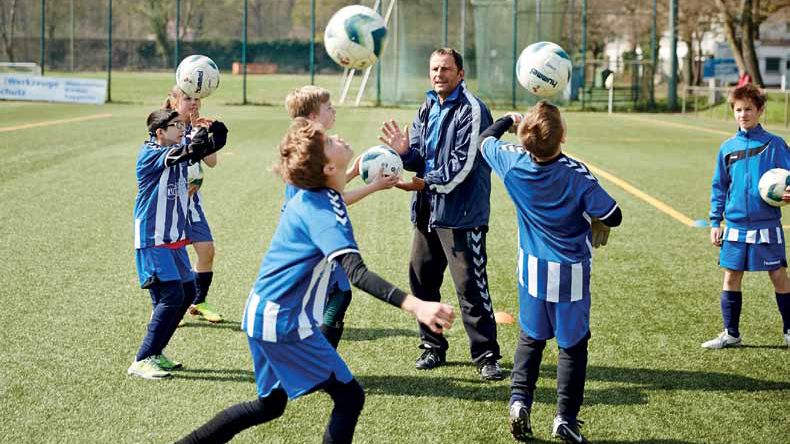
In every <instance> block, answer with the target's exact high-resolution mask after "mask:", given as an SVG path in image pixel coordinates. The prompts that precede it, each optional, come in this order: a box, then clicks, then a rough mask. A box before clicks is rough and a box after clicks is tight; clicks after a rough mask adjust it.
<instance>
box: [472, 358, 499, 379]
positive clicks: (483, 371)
mask: <svg viewBox="0 0 790 444" xmlns="http://www.w3.org/2000/svg"><path fill="white" fill-rule="evenodd" d="M477 372H478V373H480V377H481V378H483V379H485V380H486V381H501V380H503V379H505V375H504V373H502V367H500V366H499V363H498V362H497V361H496V359H493V358H483V359H482V360H481V361H480V362H478V363H477Z"/></svg>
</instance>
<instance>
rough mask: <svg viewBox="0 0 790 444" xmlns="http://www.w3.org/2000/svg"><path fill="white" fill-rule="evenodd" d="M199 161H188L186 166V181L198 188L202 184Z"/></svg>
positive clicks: (201, 168)
mask: <svg viewBox="0 0 790 444" xmlns="http://www.w3.org/2000/svg"><path fill="white" fill-rule="evenodd" d="M200 163H201V162H195V163H190V164H189V166H188V167H187V183H189V184H190V185H194V186H195V187H196V188H200V186H201V185H203V167H202V166H200Z"/></svg>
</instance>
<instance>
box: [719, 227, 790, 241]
mask: <svg viewBox="0 0 790 444" xmlns="http://www.w3.org/2000/svg"><path fill="white" fill-rule="evenodd" d="M722 238H723V239H724V240H726V241H728V242H743V243H747V244H783V243H784V240H785V234H784V232H783V231H782V227H769V228H760V229H754V230H747V229H743V228H734V227H730V226H729V225H728V226H726V227H724V235H723V237H722Z"/></svg>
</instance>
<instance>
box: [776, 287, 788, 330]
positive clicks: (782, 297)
mask: <svg viewBox="0 0 790 444" xmlns="http://www.w3.org/2000/svg"><path fill="white" fill-rule="evenodd" d="M776 305H777V306H778V307H779V313H780V314H781V315H782V334H786V333H787V331H788V330H790V293H776Z"/></svg>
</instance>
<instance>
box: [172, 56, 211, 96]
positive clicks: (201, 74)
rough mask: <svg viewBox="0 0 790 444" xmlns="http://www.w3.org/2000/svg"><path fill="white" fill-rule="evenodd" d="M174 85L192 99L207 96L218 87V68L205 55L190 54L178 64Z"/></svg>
mask: <svg viewBox="0 0 790 444" xmlns="http://www.w3.org/2000/svg"><path fill="white" fill-rule="evenodd" d="M176 85H178V87H179V88H181V91H184V93H185V94H186V95H188V96H189V97H192V98H194V99H202V98H205V97H208V96H210V95H211V93H213V92H214V91H216V89H217V88H219V68H217V64H216V63H214V61H213V60H211V59H210V58H208V57H206V56H203V55H191V56H189V57H187V58H185V59H184V60H182V61H181V63H179V64H178V69H176Z"/></svg>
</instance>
